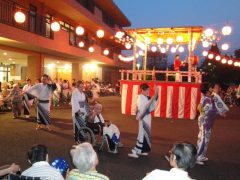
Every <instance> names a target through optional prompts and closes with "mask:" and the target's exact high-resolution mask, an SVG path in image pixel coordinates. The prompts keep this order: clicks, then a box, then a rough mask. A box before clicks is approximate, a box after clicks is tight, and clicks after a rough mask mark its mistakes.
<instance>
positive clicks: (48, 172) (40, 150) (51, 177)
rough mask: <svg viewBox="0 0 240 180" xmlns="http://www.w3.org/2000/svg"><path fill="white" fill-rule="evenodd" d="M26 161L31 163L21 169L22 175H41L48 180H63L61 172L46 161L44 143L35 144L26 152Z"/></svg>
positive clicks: (46, 154) (46, 153) (46, 155)
mask: <svg viewBox="0 0 240 180" xmlns="http://www.w3.org/2000/svg"><path fill="white" fill-rule="evenodd" d="M27 155H28V162H29V163H30V164H31V165H32V166H31V167H30V168H28V169H26V170H25V171H23V173H22V175H23V176H29V177H41V178H46V179H48V180H64V178H63V176H62V175H61V173H60V172H59V171H58V170H57V169H55V168H54V167H52V166H50V164H49V163H48V152H47V148H46V146H44V145H35V146H33V147H32V148H31V149H30V150H29V151H28V153H27Z"/></svg>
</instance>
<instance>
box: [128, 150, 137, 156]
mask: <svg viewBox="0 0 240 180" xmlns="http://www.w3.org/2000/svg"><path fill="white" fill-rule="evenodd" d="M128 156H129V157H132V158H139V156H138V155H137V153H136V151H134V150H132V153H131V154H128Z"/></svg>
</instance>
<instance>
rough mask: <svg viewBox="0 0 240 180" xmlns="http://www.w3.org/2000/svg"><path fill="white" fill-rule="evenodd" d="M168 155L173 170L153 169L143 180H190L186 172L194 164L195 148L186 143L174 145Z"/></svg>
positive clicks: (195, 157)
mask: <svg viewBox="0 0 240 180" xmlns="http://www.w3.org/2000/svg"><path fill="white" fill-rule="evenodd" d="M169 153H170V158H169V163H170V166H171V167H173V168H172V169H171V170H170V171H164V170H160V169H155V170H153V171H152V172H150V173H148V174H147V176H146V177H144V178H143V180H158V179H161V180H192V179H191V177H189V176H188V172H187V170H188V169H189V168H192V167H193V166H194V165H195V163H196V159H197V149H196V147H195V146H194V145H192V144H191V143H187V142H182V143H175V144H174V145H173V147H172V149H171V151H169Z"/></svg>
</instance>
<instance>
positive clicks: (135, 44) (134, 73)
mask: <svg viewBox="0 0 240 180" xmlns="http://www.w3.org/2000/svg"><path fill="white" fill-rule="evenodd" d="M136 53H137V43H136V35H135V36H134V42H133V69H132V70H133V72H132V80H136V62H137V57H136Z"/></svg>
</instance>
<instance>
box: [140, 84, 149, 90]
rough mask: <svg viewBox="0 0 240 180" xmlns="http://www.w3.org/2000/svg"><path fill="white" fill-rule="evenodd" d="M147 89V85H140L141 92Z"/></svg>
mask: <svg viewBox="0 0 240 180" xmlns="http://www.w3.org/2000/svg"><path fill="white" fill-rule="evenodd" d="M148 88H149V85H148V84H147V83H143V84H141V85H140V89H141V90H143V91H145V90H147V89H148Z"/></svg>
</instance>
